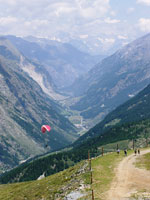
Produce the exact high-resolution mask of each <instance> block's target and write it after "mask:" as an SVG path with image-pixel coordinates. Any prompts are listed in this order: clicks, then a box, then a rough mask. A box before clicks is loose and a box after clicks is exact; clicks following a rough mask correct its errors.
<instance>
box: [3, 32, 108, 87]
mask: <svg viewBox="0 0 150 200" xmlns="http://www.w3.org/2000/svg"><path fill="white" fill-rule="evenodd" d="M6 37H7V39H9V40H10V41H11V43H12V44H13V45H14V46H15V47H16V48H17V49H18V50H19V51H20V52H22V54H23V55H24V56H25V57H26V58H28V59H30V60H32V61H34V62H36V63H37V64H40V65H42V66H43V70H46V71H47V72H48V74H49V75H50V77H51V79H52V80H53V83H54V84H55V86H57V88H63V87H68V86H69V85H71V84H72V83H73V82H74V80H75V79H76V78H78V77H79V76H80V75H82V74H84V73H85V72H87V71H89V69H91V68H92V67H93V66H94V65H95V64H96V63H97V62H99V61H100V60H102V58H104V56H91V55H89V54H88V53H84V52H82V51H79V50H78V49H77V48H75V47H74V46H72V45H71V44H68V43H61V42H57V41H51V40H48V39H43V38H35V37H31V36H30V37H25V38H20V37H15V36H11V35H10V36H6Z"/></svg>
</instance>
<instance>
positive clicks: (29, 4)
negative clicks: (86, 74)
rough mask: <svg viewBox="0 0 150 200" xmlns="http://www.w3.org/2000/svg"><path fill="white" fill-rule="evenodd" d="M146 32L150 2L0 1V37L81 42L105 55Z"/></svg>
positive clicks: (106, 0) (131, 0)
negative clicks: (100, 48) (101, 49)
mask: <svg viewBox="0 0 150 200" xmlns="http://www.w3.org/2000/svg"><path fill="white" fill-rule="evenodd" d="M148 32H150V0H26V1H25V0H5V1H2V0H0V34H1V35H5V34H12V35H17V36H28V35H33V36H36V37H46V38H49V39H56V40H58V41H63V42H68V41H69V40H72V39H74V40H82V41H83V44H85V45H87V46H88V48H91V50H92V49H94V48H95V49H96V48H98V47H100V46H101V47H102V48H103V52H106V51H107V50H108V49H110V48H112V47H113V46H114V45H118V46H123V45H125V44H127V43H128V42H131V41H132V40H134V39H136V38H138V37H140V36H142V35H145V34H146V33H148ZM118 41H119V43H118Z"/></svg>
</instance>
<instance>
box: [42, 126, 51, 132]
mask: <svg viewBox="0 0 150 200" xmlns="http://www.w3.org/2000/svg"><path fill="white" fill-rule="evenodd" d="M50 130H51V127H50V126H49V125H43V126H42V127H41V131H42V133H45V132H46V131H48V132H50Z"/></svg>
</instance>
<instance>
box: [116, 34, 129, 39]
mask: <svg viewBox="0 0 150 200" xmlns="http://www.w3.org/2000/svg"><path fill="white" fill-rule="evenodd" d="M118 39H120V40H126V39H128V37H127V36H124V35H118Z"/></svg>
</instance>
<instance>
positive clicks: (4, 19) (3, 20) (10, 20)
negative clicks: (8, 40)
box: [0, 16, 18, 26]
mask: <svg viewBox="0 0 150 200" xmlns="http://www.w3.org/2000/svg"><path fill="white" fill-rule="evenodd" d="M17 21H18V20H17V18H15V17H10V16H8V17H1V18H0V26H5V25H9V24H12V23H16V22H17Z"/></svg>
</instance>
